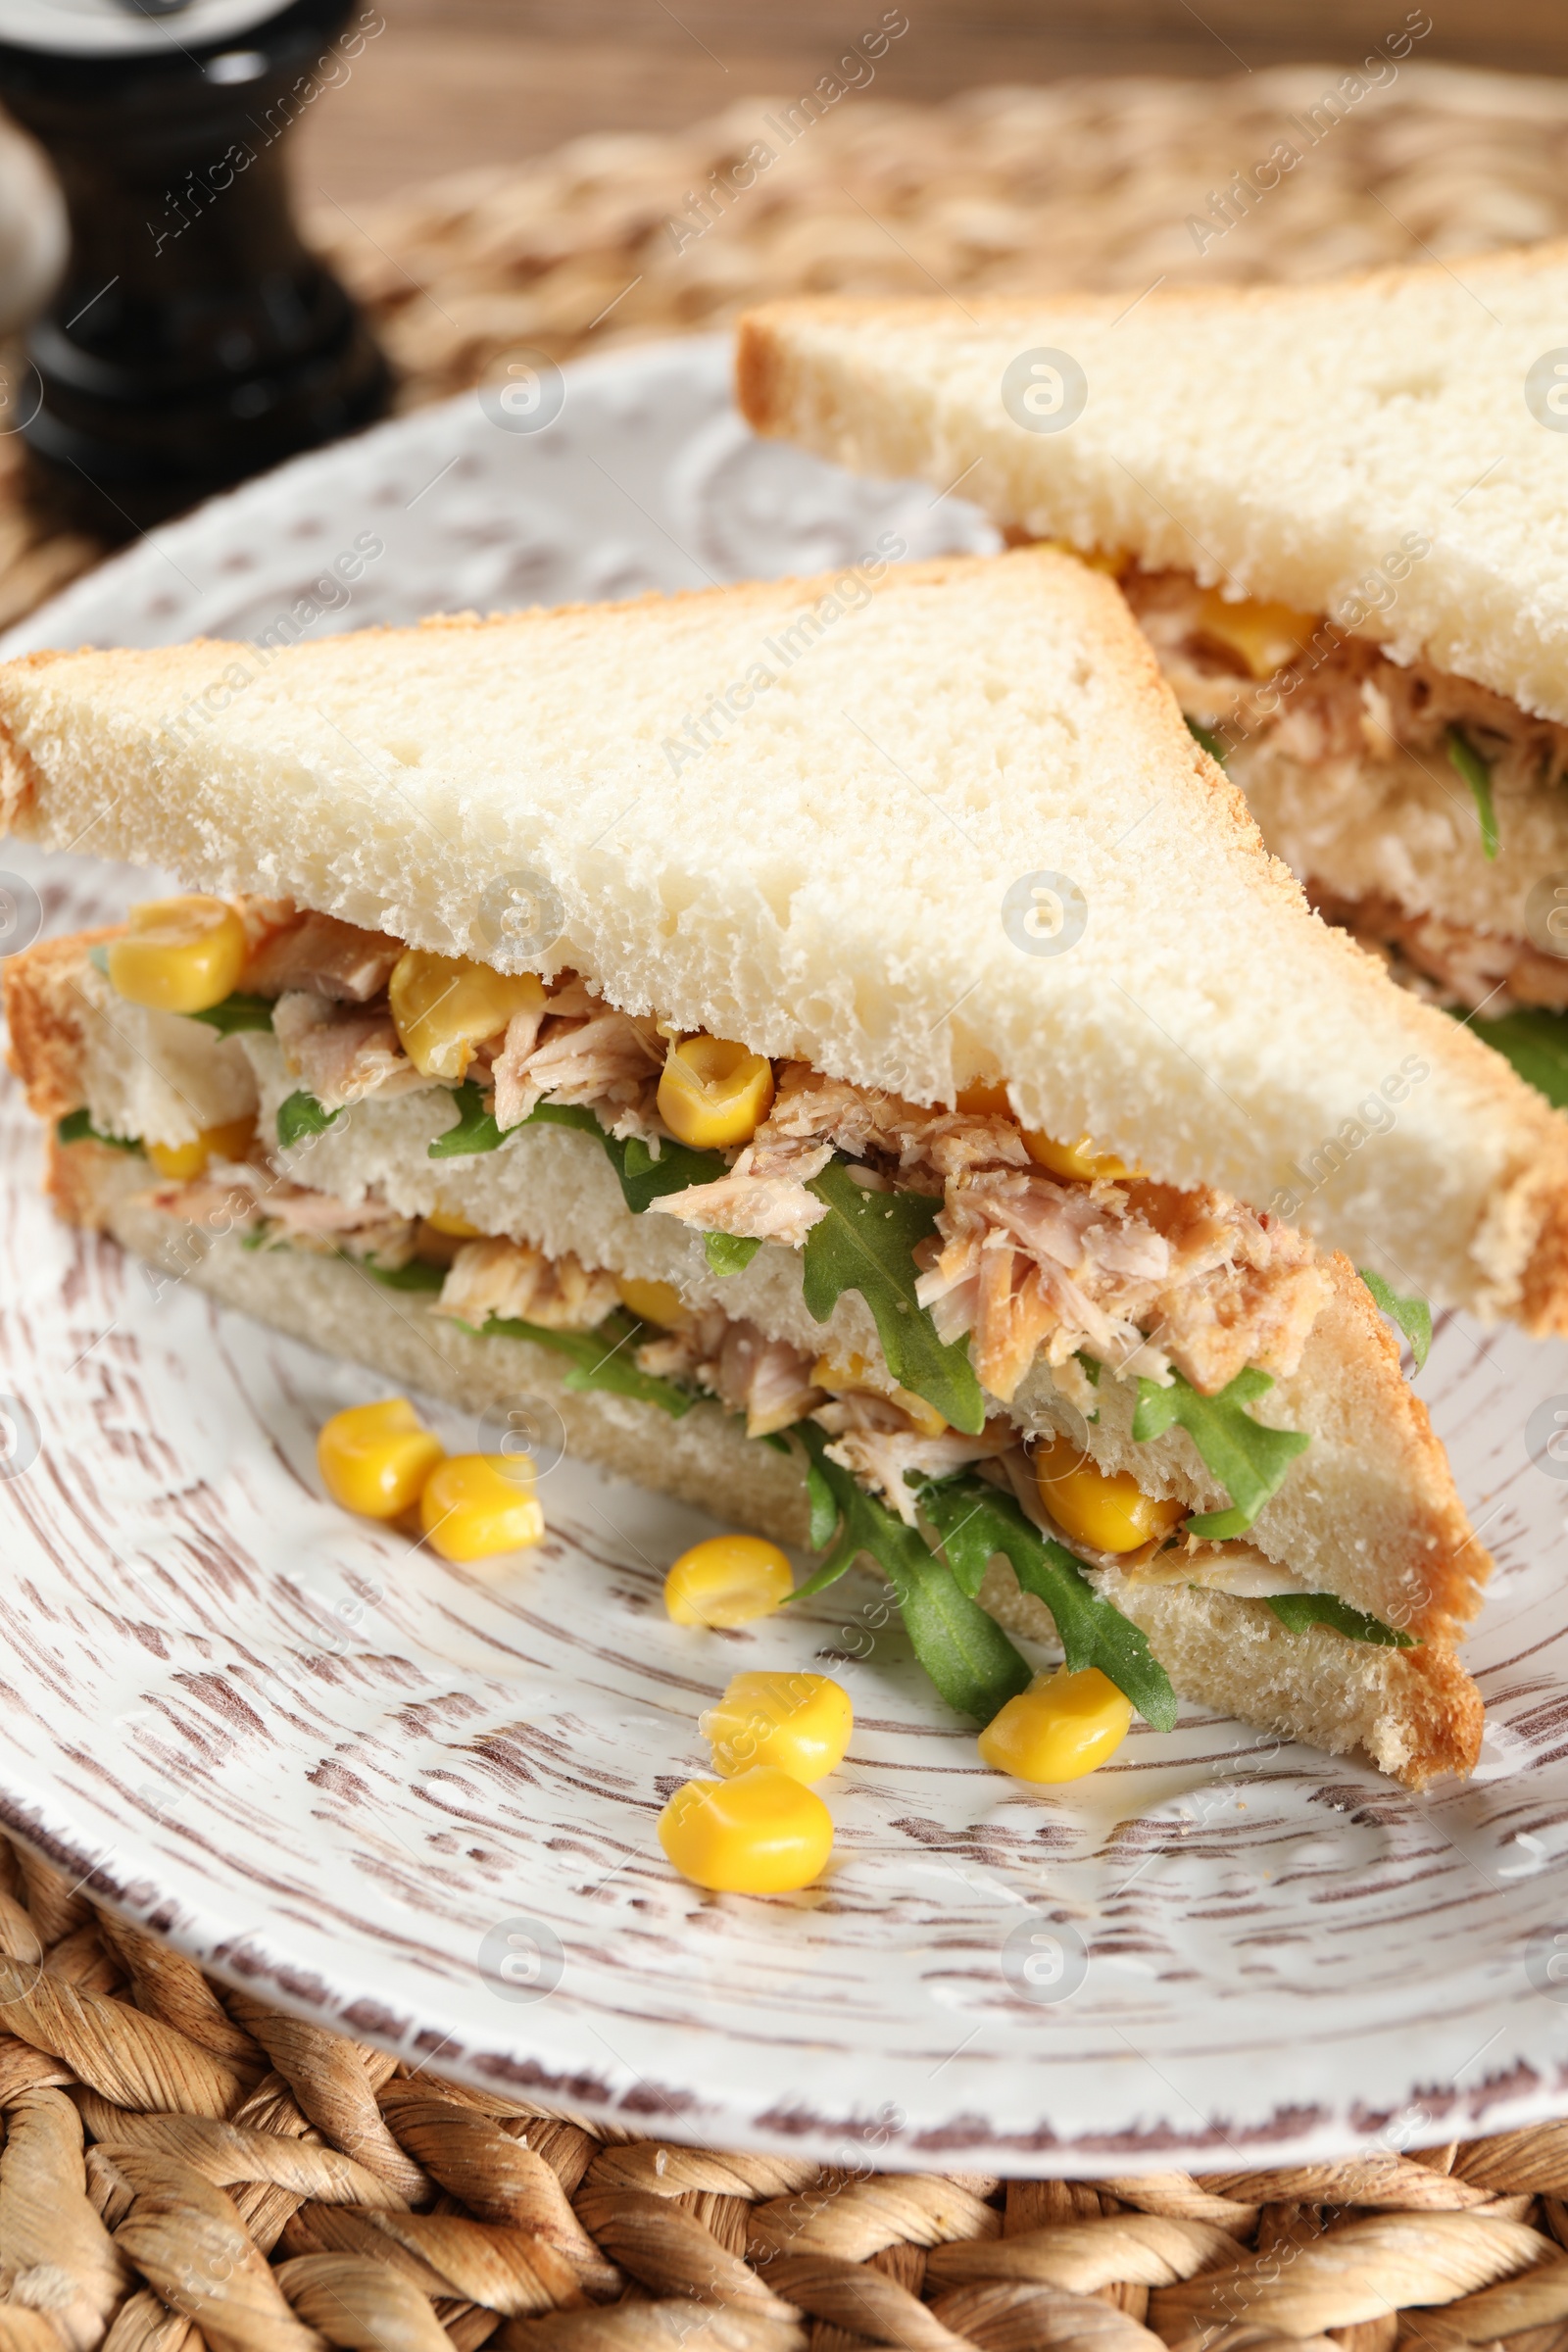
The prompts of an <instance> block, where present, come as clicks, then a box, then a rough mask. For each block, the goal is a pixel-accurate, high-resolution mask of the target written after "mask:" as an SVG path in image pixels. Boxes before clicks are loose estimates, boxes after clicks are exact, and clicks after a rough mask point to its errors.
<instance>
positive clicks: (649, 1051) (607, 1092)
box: [491, 983, 664, 1129]
mask: <svg viewBox="0 0 1568 2352" xmlns="http://www.w3.org/2000/svg"><path fill="white" fill-rule="evenodd" d="M577 985H578V987H580V986H581V984H580V983H578V984H577ZM558 1002H559V1000H554V999H553V1000H552V1001H551V1003H550V1004H549V1005H547V1006H546V1007H545V1011H544V1013H543V1014H531V1013H530V1014H517V1015H515V1016H514V1018H513V1021H512V1023H511V1025H510V1026H509V1028H508V1030H507V1036H506V1043H505V1045H504V1046H503V1048H502V1050H501V1052H500V1054H498V1055H497V1056H496V1059H495V1062H494V1064H493V1065H492V1070H491V1075H492V1077H493V1078H494V1080H495V1088H496V1097H495V1115H496V1123H497V1125H498V1126H500V1127H501V1128H503V1129H506V1128H508V1127H515V1126H517V1125H519V1124H520V1123H521V1121H522V1120H523V1119H525V1118H526V1117H527V1116H528V1113H529V1112H530V1111H531V1110H532V1109H533V1108H534V1105H535V1104H536V1103H540V1102H542V1101H543V1100H544V1098H545V1097H546V1096H547V1095H548V1096H549V1098H550V1100H551V1101H552V1102H553V1103H591V1104H593V1106H594V1107H595V1108H596V1109H598V1108H600V1107H602V1106H609V1107H611V1108H613V1109H615V1110H624V1109H627V1108H630V1107H633V1106H639V1105H640V1104H641V1103H642V1099H643V1097H644V1095H645V1094H646V1093H647V1092H648V1091H649V1088H650V1085H651V1084H652V1083H657V1080H658V1075H659V1072H660V1070H661V1069H662V1066H663V1060H664V1044H663V1040H662V1038H661V1036H660V1035H659V1032H658V1030H657V1029H656V1028H655V1026H654V1024H653V1022H652V1021H640V1020H634V1019H633V1018H632V1016H631V1015H630V1014H629V1013H625V1012H615V1011H613V1010H612V1009H611V1007H609V1006H608V1005H602V1004H595V1005H594V1007H593V1011H592V1013H591V1014H590V1015H589V1017H587V1018H577V1017H572V1018H569V1019H568V1018H562V1017H561V1016H560V1015H559V1014H558V1013H557V1010H556V1005H557V1003H558ZM607 1123H608V1122H607Z"/></svg>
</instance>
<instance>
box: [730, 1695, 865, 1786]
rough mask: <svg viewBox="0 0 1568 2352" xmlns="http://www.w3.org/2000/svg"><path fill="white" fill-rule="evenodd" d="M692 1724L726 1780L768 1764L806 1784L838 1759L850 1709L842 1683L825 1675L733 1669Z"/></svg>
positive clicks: (851, 1720)
mask: <svg viewBox="0 0 1568 2352" xmlns="http://www.w3.org/2000/svg"><path fill="white" fill-rule="evenodd" d="M697 1728H698V1730H699V1731H700V1732H701V1733H702V1735H703V1738H704V1739H705V1740H709V1741H710V1742H711V1745H712V1750H713V1769H714V1771H715V1772H720V1773H722V1774H723V1776H724V1778H725V1779H726V1780H732V1779H733V1778H734V1777H735V1775H736V1774H737V1773H742V1772H747V1771H750V1769H751V1767H752V1766H753V1765H754V1764H771V1765H774V1766H775V1767H776V1768H777V1769H778V1771H780V1772H787V1773H788V1774H789V1776H790V1778H791V1779H792V1780H796V1781H806V1782H808V1783H809V1782H811V1781H819V1780H821V1779H822V1778H823V1776H824V1775H825V1774H827V1773H830V1772H832V1771H833V1770H834V1769H835V1768H836V1767H837V1766H838V1765H840V1764H842V1763H843V1761H844V1751H845V1749H846V1748H847V1747H848V1746H849V1744H850V1734H851V1732H852V1731H853V1730H854V1729H855V1709H854V1708H853V1707H852V1706H851V1704H850V1694H849V1692H848V1691H846V1690H845V1689H844V1686H843V1685H842V1683H835V1682H832V1681H830V1680H829V1678H828V1677H827V1676H826V1675H825V1674H737V1675H736V1676H735V1677H734V1679H733V1680H732V1681H731V1683H730V1686H729V1689H728V1690H727V1691H725V1693H724V1695H723V1697H722V1698H721V1699H720V1701H719V1703H718V1705H717V1706H716V1707H710V1708H709V1710H708V1712H707V1714H706V1715H704V1716H702V1717H701V1718H700V1720H699V1722H698V1726H697Z"/></svg>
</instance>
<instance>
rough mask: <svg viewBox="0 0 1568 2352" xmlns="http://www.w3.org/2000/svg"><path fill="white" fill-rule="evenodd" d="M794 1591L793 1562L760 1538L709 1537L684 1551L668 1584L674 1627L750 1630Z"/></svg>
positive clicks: (666, 1597) (666, 1596)
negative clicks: (755, 1620) (750, 1627)
mask: <svg viewBox="0 0 1568 2352" xmlns="http://www.w3.org/2000/svg"><path fill="white" fill-rule="evenodd" d="M794 1590H795V1578H794V1575H793V1574H792V1572H791V1569H790V1564H789V1561H788V1560H787V1559H786V1558H785V1556H784V1554H783V1552H781V1551H780V1549H779V1547H778V1545H777V1544H769V1543H768V1542H766V1540H765V1539H764V1538H763V1537H761V1536H710V1537H709V1538H708V1541H707V1542H706V1543H705V1544H693V1545H692V1547H691V1549H690V1551H683V1552H682V1553H681V1555H680V1558H679V1559H678V1560H677V1561H676V1562H675V1565H674V1567H673V1568H671V1570H670V1572H669V1574H668V1575H667V1576H666V1577H665V1579H664V1606H665V1608H666V1609H667V1610H668V1612H669V1618H670V1622H671V1624H673V1625H715V1626H726V1627H727V1626H732V1625H750V1624H751V1622H752V1620H753V1618H754V1617H768V1616H771V1614H772V1612H773V1611H774V1610H775V1609H776V1608H778V1607H779V1606H780V1604H781V1603H782V1602H784V1601H786V1600H788V1598H789V1596H790V1594H791V1593H793V1592H794Z"/></svg>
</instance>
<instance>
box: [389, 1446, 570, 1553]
mask: <svg viewBox="0 0 1568 2352" xmlns="http://www.w3.org/2000/svg"><path fill="white" fill-rule="evenodd" d="M533 1480H534V1467H533V1463H532V1461H531V1459H530V1458H529V1456H528V1455H527V1454H525V1453H455V1454H454V1455H453V1456H452V1458H451V1459H450V1460H449V1461H445V1462H443V1463H442V1464H441V1466H440V1468H439V1469H438V1470H436V1471H435V1472H434V1473H433V1474H432V1476H431V1478H430V1480H429V1483H428V1485H427V1486H426V1487H425V1489H424V1492H423V1494H422V1495H420V1496H419V1525H420V1526H421V1527H422V1528H423V1530H424V1533H425V1537H426V1539H427V1541H428V1543H429V1545H430V1548H431V1550H432V1551H438V1552H439V1553H440V1554H441V1557H442V1558H443V1559H444V1560H456V1561H466V1560H488V1559H490V1558H492V1557H493V1556H494V1554H495V1553H497V1552H499V1551H523V1550H525V1549H526V1548H527V1546H528V1545H529V1544H537V1543H539V1542H540V1540H541V1539H542V1537H543V1535H544V1532H545V1515H544V1512H543V1511H542V1510H541V1509H540V1507H539V1497H538V1495H536V1494H535V1493H534V1491H533Z"/></svg>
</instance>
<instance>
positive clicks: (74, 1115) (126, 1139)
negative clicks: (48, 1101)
mask: <svg viewBox="0 0 1568 2352" xmlns="http://www.w3.org/2000/svg"><path fill="white" fill-rule="evenodd" d="M55 1141H56V1142H57V1143H61V1144H107V1145H108V1146H109V1149H110V1150H111V1152H139V1151H140V1150H141V1145H140V1143H139V1141H138V1140H137V1138H136V1137H135V1136H133V1135H106V1134H105V1133H104V1131H103V1129H102V1128H101V1127H95V1126H94V1125H93V1123H92V1113H91V1112H90V1111H89V1110H87V1109H86V1108H85V1107H83V1108H82V1109H80V1110H68V1111H67V1113H66V1115H65V1117H64V1118H63V1119H57V1120H56V1121H55Z"/></svg>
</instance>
